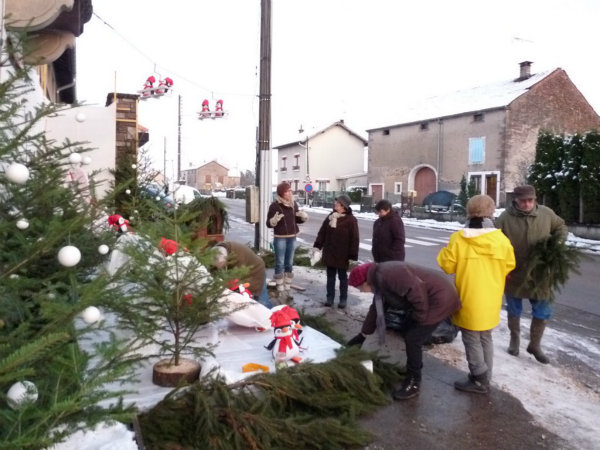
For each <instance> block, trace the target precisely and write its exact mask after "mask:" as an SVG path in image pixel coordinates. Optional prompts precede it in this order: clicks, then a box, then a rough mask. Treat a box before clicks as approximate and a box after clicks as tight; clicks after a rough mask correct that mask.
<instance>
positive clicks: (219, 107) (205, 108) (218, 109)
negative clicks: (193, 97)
mask: <svg viewBox="0 0 600 450" xmlns="http://www.w3.org/2000/svg"><path fill="white" fill-rule="evenodd" d="M226 115H227V112H226V111H225V110H223V100H217V102H216V103H215V110H214V111H211V109H210V106H209V102H208V100H207V99H204V100H203V101H202V110H201V111H200V112H199V113H198V119H200V120H204V119H222V118H223V117H225V116H226Z"/></svg>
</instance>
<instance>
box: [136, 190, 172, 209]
mask: <svg viewBox="0 0 600 450" xmlns="http://www.w3.org/2000/svg"><path fill="white" fill-rule="evenodd" d="M140 193H141V195H142V196H143V197H145V198H149V199H153V200H154V201H156V202H157V203H158V204H159V205H161V206H162V207H163V208H164V210H165V212H172V211H173V209H174V208H175V200H173V197H171V196H170V195H168V194H165V191H164V189H162V188H160V187H159V186H158V185H157V184H146V185H144V186H142V187H141V188H140Z"/></svg>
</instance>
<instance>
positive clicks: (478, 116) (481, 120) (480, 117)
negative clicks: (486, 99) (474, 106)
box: [473, 113, 483, 122]
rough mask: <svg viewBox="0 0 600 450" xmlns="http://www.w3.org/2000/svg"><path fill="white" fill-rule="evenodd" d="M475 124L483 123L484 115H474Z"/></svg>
mask: <svg viewBox="0 0 600 450" xmlns="http://www.w3.org/2000/svg"><path fill="white" fill-rule="evenodd" d="M473 122H483V113H475V114H473Z"/></svg>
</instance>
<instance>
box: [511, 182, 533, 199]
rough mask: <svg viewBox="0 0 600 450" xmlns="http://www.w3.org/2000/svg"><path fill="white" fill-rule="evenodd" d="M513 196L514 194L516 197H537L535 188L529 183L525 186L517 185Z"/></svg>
mask: <svg viewBox="0 0 600 450" xmlns="http://www.w3.org/2000/svg"><path fill="white" fill-rule="evenodd" d="M513 196H514V198H529V199H535V198H536V195H535V188H534V187H533V186H530V185H528V184H525V185H523V186H517V187H516V188H515V190H514V191H513Z"/></svg>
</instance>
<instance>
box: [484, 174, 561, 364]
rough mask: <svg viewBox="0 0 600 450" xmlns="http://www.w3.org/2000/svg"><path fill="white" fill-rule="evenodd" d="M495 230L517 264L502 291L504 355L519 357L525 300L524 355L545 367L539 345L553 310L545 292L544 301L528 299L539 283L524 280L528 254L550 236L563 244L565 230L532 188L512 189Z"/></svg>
mask: <svg viewBox="0 0 600 450" xmlns="http://www.w3.org/2000/svg"><path fill="white" fill-rule="evenodd" d="M496 227H498V228H500V229H501V230H502V232H503V233H504V234H505V235H506V237H508V239H509V240H510V243H511V244H512V246H513V248H514V250H515V259H516V263H517V266H516V268H515V269H514V270H513V271H512V272H511V273H510V274H509V275H508V278H507V280H506V287H505V289H504V297H505V298H506V310H507V313H508V329H509V330H510V344H509V346H508V353H510V354H511V355H513V356H518V355H519V345H520V333H521V323H520V321H521V313H522V311H523V299H524V298H527V299H529V303H530V304H531V316H532V318H531V327H530V330H529V345H528V346H527V352H529V353H531V354H532V355H533V356H534V357H535V359H537V360H538V361H539V362H541V363H542V364H548V363H549V362H550V360H549V358H548V357H547V356H546V355H545V354H544V352H543V351H542V348H541V341H542V336H543V334H544V330H545V329H546V324H547V323H548V320H549V319H550V318H551V317H552V313H553V307H552V303H551V302H550V301H549V300H548V298H549V296H550V293H549V292H548V295H547V296H544V298H532V294H531V292H532V287H533V286H535V285H536V283H537V282H539V280H527V276H526V275H527V265H528V262H529V255H530V253H531V250H532V248H533V247H534V246H535V244H536V243H537V242H539V241H541V240H543V239H546V238H548V237H550V236H551V235H559V236H560V238H561V239H562V240H565V239H566V238H567V234H568V232H569V229H568V228H567V226H566V225H565V221H564V220H563V219H561V218H560V217H559V216H558V215H556V213H555V212H554V211H552V210H551V209H550V208H548V207H546V206H543V205H538V204H537V202H536V194H535V188H534V187H533V186H529V185H524V186H517V187H516V188H515V190H514V191H513V202H512V204H510V205H508V206H507V208H506V209H505V210H504V212H502V214H500V216H499V217H498V218H497V219H496Z"/></svg>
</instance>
